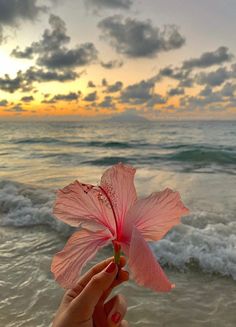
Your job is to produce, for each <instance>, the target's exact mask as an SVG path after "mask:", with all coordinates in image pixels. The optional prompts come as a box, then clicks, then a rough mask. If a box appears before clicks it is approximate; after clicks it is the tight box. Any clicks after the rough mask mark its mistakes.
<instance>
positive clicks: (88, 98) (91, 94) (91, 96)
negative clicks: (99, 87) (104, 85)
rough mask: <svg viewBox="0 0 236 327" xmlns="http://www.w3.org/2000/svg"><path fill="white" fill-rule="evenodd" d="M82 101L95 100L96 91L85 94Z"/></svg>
mask: <svg viewBox="0 0 236 327" xmlns="http://www.w3.org/2000/svg"><path fill="white" fill-rule="evenodd" d="M83 100H84V101H88V102H92V101H96V100H97V92H96V91H95V92H92V93H89V94H87V95H86V96H85V97H84V98H83Z"/></svg>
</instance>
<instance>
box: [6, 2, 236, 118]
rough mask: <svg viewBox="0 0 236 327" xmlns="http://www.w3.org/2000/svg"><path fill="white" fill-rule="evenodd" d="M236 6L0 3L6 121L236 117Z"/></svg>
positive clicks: (235, 4)
mask: <svg viewBox="0 0 236 327" xmlns="http://www.w3.org/2000/svg"><path fill="white" fill-rule="evenodd" d="M235 31H236V1H235V0H224V1H222V0H204V1H203V0H201V1H194V0H77V1H76V0H45V1H37V0H0V121H1V120H5V119H14V120H16V119H24V120H25V119H38V120H39V119H60V120H61V119H72V120H73V119H78V120H80V119H94V118H96V119H97V118H99V119H103V118H104V117H107V116H110V115H116V114H119V115H122V116H128V117H134V119H135V117H136V116H144V117H146V118H149V119H157V120H158V119H236V98H235V94H236V58H235V55H236V42H235Z"/></svg>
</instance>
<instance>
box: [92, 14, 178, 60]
mask: <svg viewBox="0 0 236 327" xmlns="http://www.w3.org/2000/svg"><path fill="white" fill-rule="evenodd" d="M98 27H99V28H100V29H101V31H102V36H101V38H102V39H104V40H108V41H109V43H110V45H111V46H112V47H113V48H114V49H115V50H116V51H117V52H118V53H122V54H124V55H125V56H127V57H133V58H138V57H154V56H156V55H157V54H159V53H160V52H163V51H169V50H173V49H178V48H180V47H182V46H183V44H184V43H185V39H184V37H183V36H182V35H181V34H180V33H179V31H178V28H177V27H176V26H175V25H166V26H165V27H164V28H163V30H160V29H159V28H158V27H154V26H153V25H152V23H151V21H150V20H147V21H139V20H136V19H133V18H123V17H122V16H119V15H115V16H111V17H107V18H105V19H103V20H102V21H100V22H99V23H98Z"/></svg>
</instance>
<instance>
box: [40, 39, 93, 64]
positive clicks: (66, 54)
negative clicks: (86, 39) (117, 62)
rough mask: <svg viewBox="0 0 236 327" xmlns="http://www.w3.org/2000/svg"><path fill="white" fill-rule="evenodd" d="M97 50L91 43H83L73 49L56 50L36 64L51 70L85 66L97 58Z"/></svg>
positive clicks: (45, 55)
mask: <svg viewBox="0 0 236 327" xmlns="http://www.w3.org/2000/svg"><path fill="white" fill-rule="evenodd" d="M97 53H98V52H97V50H96V48H95V46H94V45H93V44H92V43H84V44H82V45H81V46H78V47H76V48H75V49H71V50H68V49H58V50H57V51H51V52H50V53H49V54H44V55H43V56H41V57H40V58H39V59H38V60H37V63H38V65H40V66H45V67H47V68H49V69H50V68H52V69H60V68H73V67H80V66H86V65H88V64H90V63H91V62H93V61H94V60H95V59H96V58H97Z"/></svg>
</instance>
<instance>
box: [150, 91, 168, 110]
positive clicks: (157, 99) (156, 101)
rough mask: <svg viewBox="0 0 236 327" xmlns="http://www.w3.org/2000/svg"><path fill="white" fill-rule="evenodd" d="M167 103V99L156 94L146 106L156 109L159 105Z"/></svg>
mask: <svg viewBox="0 0 236 327" xmlns="http://www.w3.org/2000/svg"><path fill="white" fill-rule="evenodd" d="M166 102H167V98H164V97H162V96H161V95H159V94H154V95H152V97H151V98H150V99H149V100H148V101H147V103H146V104H145V105H146V106H147V107H148V108H149V107H154V106H155V105H157V104H165V103H166Z"/></svg>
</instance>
